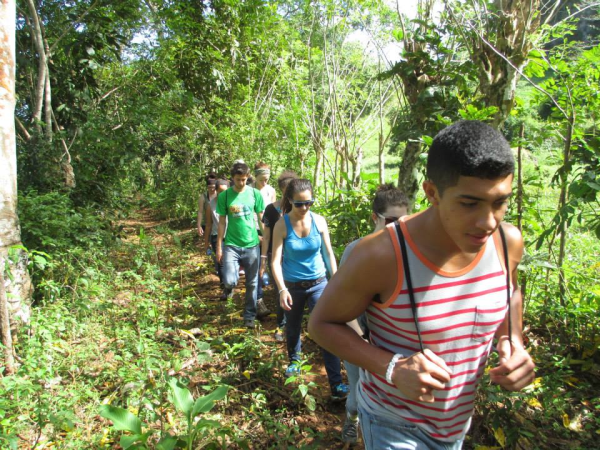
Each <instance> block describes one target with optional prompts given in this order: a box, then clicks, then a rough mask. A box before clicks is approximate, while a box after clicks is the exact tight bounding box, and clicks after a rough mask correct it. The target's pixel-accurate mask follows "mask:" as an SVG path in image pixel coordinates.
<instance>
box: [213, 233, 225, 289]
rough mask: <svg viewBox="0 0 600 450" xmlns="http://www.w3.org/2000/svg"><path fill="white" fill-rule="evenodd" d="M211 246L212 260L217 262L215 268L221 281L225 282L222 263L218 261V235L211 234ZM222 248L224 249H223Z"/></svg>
mask: <svg viewBox="0 0 600 450" xmlns="http://www.w3.org/2000/svg"><path fill="white" fill-rule="evenodd" d="M210 246H211V247H212V256H211V257H212V260H213V263H214V264H215V270H216V271H217V275H218V276H219V281H220V282H221V283H222V282H223V274H222V273H221V264H219V263H218V262H217V235H216V234H211V236H210ZM221 250H222V249H221Z"/></svg>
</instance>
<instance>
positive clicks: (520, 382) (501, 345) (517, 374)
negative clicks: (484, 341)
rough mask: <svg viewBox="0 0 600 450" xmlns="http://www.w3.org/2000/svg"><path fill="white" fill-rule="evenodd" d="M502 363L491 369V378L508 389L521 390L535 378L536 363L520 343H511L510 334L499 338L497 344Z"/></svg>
mask: <svg viewBox="0 0 600 450" xmlns="http://www.w3.org/2000/svg"><path fill="white" fill-rule="evenodd" d="M496 348H497V349H498V354H499V356H500V364H499V365H498V366H497V367H494V368H493V369H491V370H490V379H491V380H492V382H493V383H496V384H499V385H500V386H502V387H503V388H504V389H506V390H508V391H520V390H521V389H523V388H524V387H525V386H528V385H530V384H531V382H532V381H533V380H534V378H535V372H534V370H533V369H534V368H535V364H534V363H533V360H532V359H531V356H529V353H527V350H525V349H524V348H523V347H522V346H521V345H520V344H519V343H514V342H513V344H512V345H511V343H510V341H509V340H508V336H502V337H500V338H499V339H498V344H497V346H496Z"/></svg>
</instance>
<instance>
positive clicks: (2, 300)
mask: <svg viewBox="0 0 600 450" xmlns="http://www.w3.org/2000/svg"><path fill="white" fill-rule="evenodd" d="M0 330H1V331H2V345H4V366H5V367H6V374H7V375H12V374H13V373H15V358H14V356H13V343H12V333H11V331H10V314H9V312H8V301H7V299H6V289H5V288H4V258H0Z"/></svg>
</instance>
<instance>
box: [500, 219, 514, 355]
mask: <svg viewBox="0 0 600 450" xmlns="http://www.w3.org/2000/svg"><path fill="white" fill-rule="evenodd" d="M498 231H500V239H501V240H502V252H503V253H504V266H505V268H506V303H507V305H508V342H510V344H511V345H512V320H511V317H510V298H511V295H510V265H509V261H508V246H507V245H506V236H505V235H504V229H503V228H502V225H500V226H499V227H498Z"/></svg>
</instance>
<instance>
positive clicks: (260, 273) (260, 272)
mask: <svg viewBox="0 0 600 450" xmlns="http://www.w3.org/2000/svg"><path fill="white" fill-rule="evenodd" d="M266 261H267V260H266V259H265V258H260V269H258V276H259V277H260V278H262V277H263V275H264V274H265V268H266V265H267V262H266Z"/></svg>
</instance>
